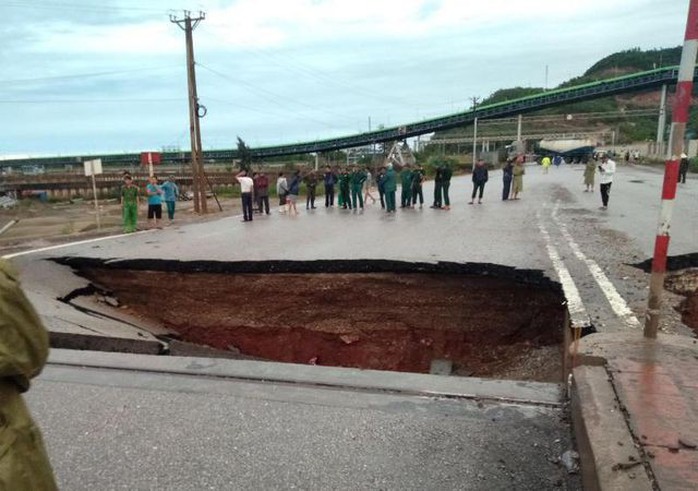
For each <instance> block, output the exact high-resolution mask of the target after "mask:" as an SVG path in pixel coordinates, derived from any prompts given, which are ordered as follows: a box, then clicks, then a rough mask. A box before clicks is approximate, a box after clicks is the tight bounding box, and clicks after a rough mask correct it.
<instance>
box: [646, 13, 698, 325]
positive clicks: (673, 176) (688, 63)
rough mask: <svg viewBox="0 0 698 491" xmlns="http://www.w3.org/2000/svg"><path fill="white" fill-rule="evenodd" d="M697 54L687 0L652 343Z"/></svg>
mask: <svg viewBox="0 0 698 491" xmlns="http://www.w3.org/2000/svg"><path fill="white" fill-rule="evenodd" d="M697 53H698V0H690V2H689V6H688V20H687V22H686V35H685V37H684V43H683V50H682V51H681V65H680V66H679V79H678V83H677V84H676V96H675V99H674V110H673V113H672V121H671V132H670V133H669V145H668V146H667V160H666V164H665V166H664V185H663V186H662V207H661V211H660V213H659V227H658V229H657V238H656V240H655V242H654V257H653V258H652V276H651V277H650V296H649V299H648V302H647V316H646V318H645V330H644V335H645V337H646V338H652V339H655V338H656V337H657V329H658V327H659V316H660V309H661V306H662V291H663V290H664V275H665V273H666V263H667V252H668V250H669V228H670V225H671V212H672V210H673V207H674V198H675V197H676V188H677V183H678V176H679V156H680V155H681V153H682V152H683V142H684V134H685V133H686V123H687V122H688V110H689V108H690V107H691V94H692V92H693V72H694V70H695V66H696V54H697Z"/></svg>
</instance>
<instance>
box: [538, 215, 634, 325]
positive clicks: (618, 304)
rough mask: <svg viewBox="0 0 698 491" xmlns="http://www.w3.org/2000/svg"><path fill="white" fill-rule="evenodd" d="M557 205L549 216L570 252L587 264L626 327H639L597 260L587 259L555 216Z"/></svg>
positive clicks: (563, 224)
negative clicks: (558, 229)
mask: <svg viewBox="0 0 698 491" xmlns="http://www.w3.org/2000/svg"><path fill="white" fill-rule="evenodd" d="M559 207H560V203H559V202H557V203H555V206H554V207H553V211H552V215H551V216H552V219H553V221H554V222H555V223H556V224H557V226H558V227H559V228H560V233H561V234H562V236H563V237H564V238H565V240H566V241H567V243H568V245H569V246H570V249H572V252H573V253H574V255H575V256H576V257H577V259H579V260H580V261H582V262H583V263H584V264H585V265H586V266H587V268H588V269H589V272H590V273H591V276H592V277H593V278H594V280H595V281H596V283H597V284H598V285H599V288H601V291H602V292H603V294H604V295H605V296H606V300H608V303H609V304H611V309H613V312H614V313H615V314H616V316H617V317H619V318H620V319H621V320H622V321H623V322H624V323H625V324H626V325H627V326H628V327H632V328H639V327H640V321H639V320H638V319H637V317H635V314H634V313H633V311H632V310H631V309H630V307H629V306H628V303H627V302H626V301H625V299H624V298H623V297H622V296H621V295H620V293H618V290H616V287H615V286H613V283H612V282H611V280H609V279H608V276H606V273H604V272H603V270H602V269H601V267H600V266H599V265H598V264H597V262H596V261H594V260H593V259H589V258H588V257H587V256H586V255H585V254H584V253H583V252H582V250H581V249H580V248H579V245H577V243H576V242H575V241H574V238H573V237H572V234H570V233H569V231H568V230H567V225H565V223H564V222H563V221H562V220H560V218H559V217H558V216H557V211H558V209H559Z"/></svg>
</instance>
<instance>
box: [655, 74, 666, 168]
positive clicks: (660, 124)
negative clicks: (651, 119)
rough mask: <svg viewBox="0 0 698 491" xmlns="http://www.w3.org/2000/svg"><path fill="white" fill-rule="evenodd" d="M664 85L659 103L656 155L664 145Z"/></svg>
mask: <svg viewBox="0 0 698 491" xmlns="http://www.w3.org/2000/svg"><path fill="white" fill-rule="evenodd" d="M666 92H667V86H666V84H664V85H662V96H661V99H660V101H659V119H658V120H657V154H659V153H661V151H662V145H663V144H664V129H665V127H666Z"/></svg>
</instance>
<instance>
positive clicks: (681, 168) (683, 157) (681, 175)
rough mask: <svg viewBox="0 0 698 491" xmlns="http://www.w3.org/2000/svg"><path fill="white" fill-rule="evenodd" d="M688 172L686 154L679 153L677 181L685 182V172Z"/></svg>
mask: <svg viewBox="0 0 698 491" xmlns="http://www.w3.org/2000/svg"><path fill="white" fill-rule="evenodd" d="M687 173H688V155H686V154H685V153H682V154H681V162H680V163H679V182H681V183H683V184H686V174H687Z"/></svg>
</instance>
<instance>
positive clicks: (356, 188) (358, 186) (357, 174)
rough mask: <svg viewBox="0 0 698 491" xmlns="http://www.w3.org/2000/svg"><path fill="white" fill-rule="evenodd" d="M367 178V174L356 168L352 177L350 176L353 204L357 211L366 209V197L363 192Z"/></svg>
mask: <svg viewBox="0 0 698 491" xmlns="http://www.w3.org/2000/svg"><path fill="white" fill-rule="evenodd" d="M366 178H367V176H366V173H365V172H364V171H363V170H362V169H361V168H359V167H354V168H353V169H352V171H351V175H350V176H349V184H350V186H351V203H352V206H353V207H354V209H355V210H358V209H361V210H363V209H364V197H363V194H362V192H363V188H364V182H366ZM350 208H351V206H350Z"/></svg>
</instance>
